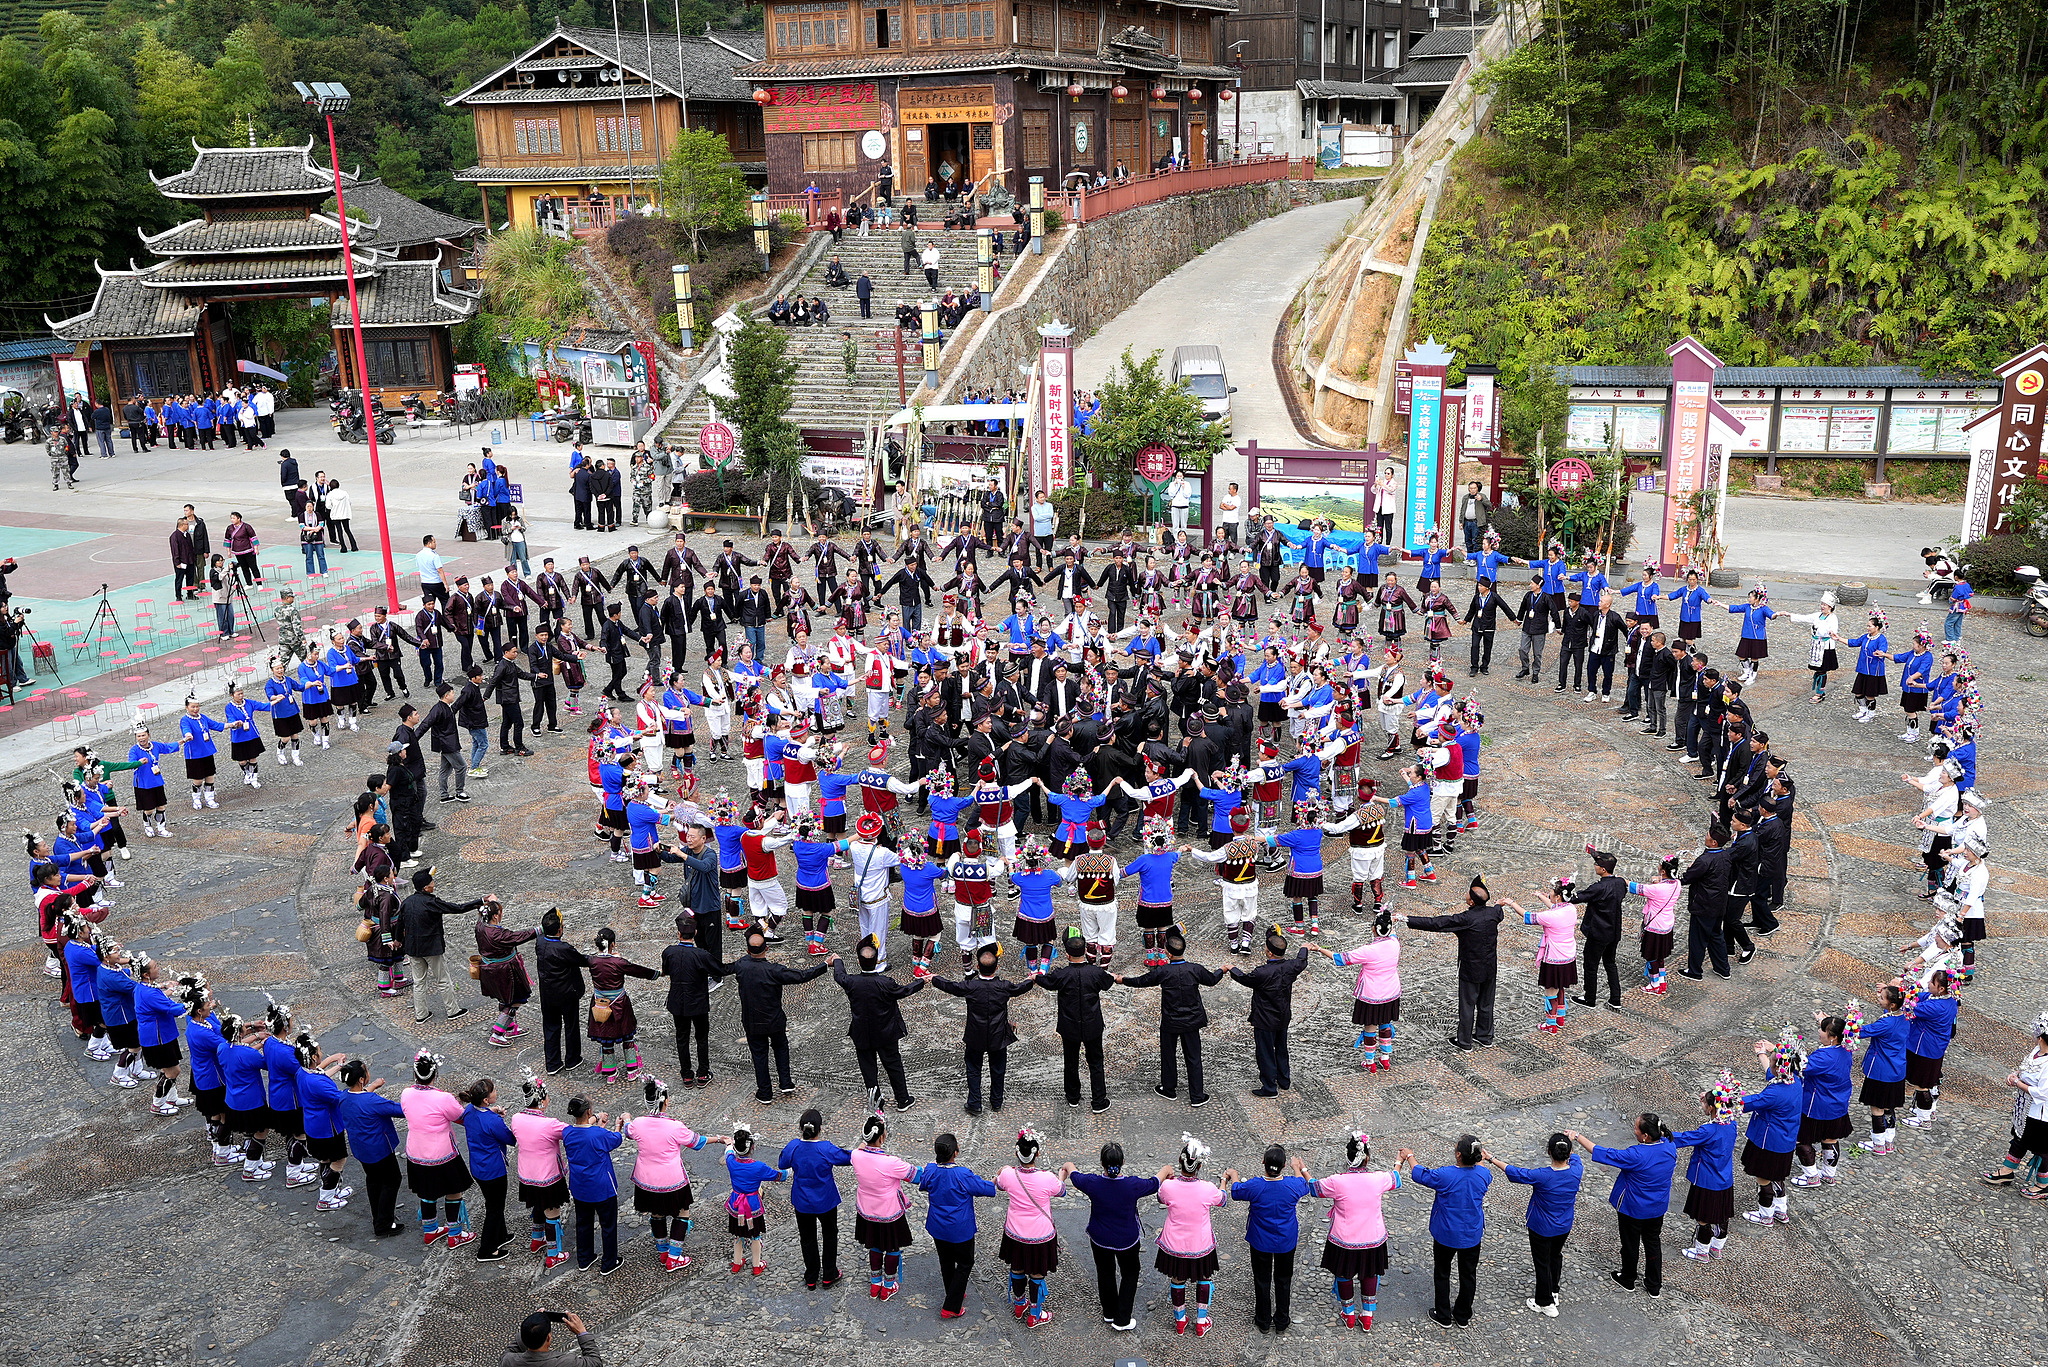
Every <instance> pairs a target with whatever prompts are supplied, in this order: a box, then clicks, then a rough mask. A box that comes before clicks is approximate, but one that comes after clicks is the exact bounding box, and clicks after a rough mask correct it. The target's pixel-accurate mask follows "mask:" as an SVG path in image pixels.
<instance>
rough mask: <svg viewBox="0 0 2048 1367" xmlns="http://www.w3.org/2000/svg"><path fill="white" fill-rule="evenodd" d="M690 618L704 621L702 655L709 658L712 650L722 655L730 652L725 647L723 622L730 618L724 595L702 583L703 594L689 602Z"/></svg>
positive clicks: (727, 654) (709, 585)
mask: <svg viewBox="0 0 2048 1367" xmlns="http://www.w3.org/2000/svg"><path fill="white" fill-rule="evenodd" d="M689 615H690V616H691V617H692V618H696V619H699V620H701V621H702V622H703V623H704V655H705V658H706V659H709V658H710V656H711V653H712V652H713V651H717V652H718V653H719V654H720V655H722V656H729V655H730V654H731V652H730V651H728V650H727V649H726V648H725V624H726V623H727V622H729V621H731V620H732V615H731V613H729V612H728V611H727V609H726V602H725V595H723V594H721V593H719V592H717V591H716V590H715V589H714V588H713V587H712V585H711V584H710V583H708V582H707V583H706V584H705V585H704V596H703V597H702V598H699V599H698V600H697V601H696V602H694V603H692V604H690V614H689Z"/></svg>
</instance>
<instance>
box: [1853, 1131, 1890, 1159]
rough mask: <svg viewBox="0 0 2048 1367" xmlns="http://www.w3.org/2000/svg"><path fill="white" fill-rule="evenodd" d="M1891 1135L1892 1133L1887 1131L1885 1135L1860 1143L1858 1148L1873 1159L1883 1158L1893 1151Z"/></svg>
mask: <svg viewBox="0 0 2048 1367" xmlns="http://www.w3.org/2000/svg"><path fill="white" fill-rule="evenodd" d="M1890 1134H1891V1132H1890V1131H1889V1130H1887V1131H1886V1132H1885V1133H1884V1134H1883V1135H1873V1136H1872V1137H1871V1138H1869V1139H1865V1140H1861V1141H1860V1142H1858V1143H1857V1145H1856V1147H1857V1148H1859V1149H1861V1150H1862V1151H1863V1152H1865V1153H1867V1154H1870V1155H1872V1156H1873V1157H1877V1158H1883V1157H1885V1156H1886V1155H1888V1154H1890V1153H1891V1151H1892V1141H1891V1139H1890Z"/></svg>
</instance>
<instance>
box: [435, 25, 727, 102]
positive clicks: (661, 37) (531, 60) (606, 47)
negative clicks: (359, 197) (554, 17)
mask: <svg viewBox="0 0 2048 1367" xmlns="http://www.w3.org/2000/svg"><path fill="white" fill-rule="evenodd" d="M621 36H622V38H623V40H624V41H623V43H622V44H619V43H614V42H613V41H612V33H611V30H610V29H598V28H570V27H568V26H567V25H565V24H561V23H557V24H556V25H555V30H554V32H552V33H550V34H549V35H548V36H547V37H545V38H543V39H542V40H541V41H540V42H538V43H536V44H534V45H533V47H531V48H529V49H528V50H527V51H526V52H525V53H523V54H521V55H520V57H519V58H518V60H516V61H514V62H511V63H509V64H508V65H506V66H504V67H501V68H500V69H499V70H497V71H494V72H492V73H491V74H490V75H489V76H486V77H485V78H484V79H483V80H481V81H479V82H477V84H476V85H473V86H471V87H470V88H469V89H468V90H465V91H463V92H462V93H461V94H459V95H457V96H455V97H454V98H453V99H451V100H449V101H448V103H449V104H451V105H453V104H466V103H470V102H472V101H474V102H477V103H486V104H502V103H510V101H506V100H503V99H501V98H499V95H500V92H495V91H488V92H487V91H484V90H482V87H483V86H486V85H489V84H491V83H492V82H493V81H495V80H497V79H498V78H499V77H500V76H502V75H503V74H504V73H505V72H506V71H511V70H515V69H516V70H519V71H527V72H533V73H536V74H538V75H539V76H540V77H541V79H543V80H546V79H548V76H547V73H549V72H552V71H557V70H569V69H574V68H577V67H580V66H586V65H587V63H584V62H581V61H577V60H574V59H566V58H561V59H558V58H548V57H535V56H533V55H532V54H533V53H535V52H538V51H540V50H541V49H542V48H545V47H547V46H548V45H550V44H551V43H553V42H554V41H555V40H556V39H557V38H567V39H568V40H569V41H570V42H572V43H575V44H576V45H577V46H578V47H581V48H584V49H586V50H587V51H589V52H593V53H595V54H597V55H598V56H599V57H601V58H603V59H604V60H605V61H608V62H612V63H615V64H617V65H618V66H621V67H623V68H625V70H626V73H627V74H628V75H629V76H638V77H641V78H642V79H643V80H645V79H651V80H653V82H654V83H655V84H656V85H658V86H660V87H661V89H662V90H663V91H664V92H666V93H668V94H671V95H675V94H680V93H687V94H688V95H689V96H690V97H691V98H692V99H713V100H745V99H748V98H750V97H751V95H752V91H751V90H750V89H749V87H748V86H747V84H746V82H744V81H742V80H740V79H739V78H738V77H736V76H734V75H733V69H734V68H735V67H737V66H739V65H740V64H741V63H742V62H743V61H745V60H747V58H746V57H740V56H735V55H734V53H733V51H732V49H734V48H738V49H739V50H740V51H742V52H744V53H746V54H748V56H749V57H752V58H753V59H755V60H758V59H759V58H760V56H761V53H762V51H764V50H765V49H764V48H763V43H764V39H763V37H762V35H760V34H748V33H721V34H720V35H719V42H716V43H714V42H712V41H711V40H710V39H708V38H702V37H687V36H686V37H685V38H684V39H683V40H682V42H681V44H680V47H681V52H680V56H679V54H678V52H677V48H678V44H677V42H676V36H675V35H674V34H673V33H670V34H660V33H657V34H655V35H654V38H653V42H652V44H650V43H649V42H648V41H647V39H646V38H645V37H644V36H642V35H640V34H637V33H635V34H624V35H621ZM621 46H623V48H624V55H623V56H621V54H620V48H621ZM650 49H651V50H650ZM537 89H546V87H537ZM571 89H577V87H555V91H556V93H554V94H553V95H552V96H551V98H555V99H560V98H562V97H563V96H564V95H565V94H567V92H568V91H569V90H571ZM629 90H630V87H629ZM604 93H605V94H608V95H609V96H610V97H611V98H613V99H617V98H618V95H619V91H618V87H617V86H612V87H610V88H609V89H608V90H607V91H605V92H604Z"/></svg>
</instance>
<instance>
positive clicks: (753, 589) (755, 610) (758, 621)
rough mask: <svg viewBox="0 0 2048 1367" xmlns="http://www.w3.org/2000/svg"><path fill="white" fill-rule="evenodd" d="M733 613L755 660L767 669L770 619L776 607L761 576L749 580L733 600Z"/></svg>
mask: <svg viewBox="0 0 2048 1367" xmlns="http://www.w3.org/2000/svg"><path fill="white" fill-rule="evenodd" d="M732 611H733V616H734V617H735V618H737V619H738V621H739V624H740V631H741V632H742V633H743V634H744V635H745V636H746V638H747V644H748V645H750V646H752V647H753V648H754V658H755V659H756V660H757V661H759V662H760V663H761V664H762V666H763V667H765V666H766V665H767V663H768V619H769V618H770V617H771V616H773V615H774V605H773V604H772V603H771V602H770V601H769V598H768V594H767V591H766V590H764V589H763V588H762V587H761V576H760V575H758V574H756V575H753V576H751V577H749V578H748V580H747V586H746V587H745V588H744V589H741V590H740V592H739V595H738V596H737V597H736V598H734V599H733V604H732Z"/></svg>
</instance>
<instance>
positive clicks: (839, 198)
mask: <svg viewBox="0 0 2048 1367" xmlns="http://www.w3.org/2000/svg"><path fill="white" fill-rule="evenodd" d="M791 209H794V210H795V211H796V212H797V213H800V214H802V215H803V216H804V226H805V227H806V228H822V227H824V226H825V211H826V210H827V209H837V210H839V211H840V217H841V218H842V219H844V218H845V216H846V205H845V202H844V196H843V195H842V194H841V192H840V191H838V190H833V191H831V192H829V193H828V192H826V191H824V190H806V191H804V192H803V193H802V194H795V195H770V196H768V213H769V215H770V216H771V217H774V216H776V215H779V214H782V213H784V212H786V211H788V210H791Z"/></svg>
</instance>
